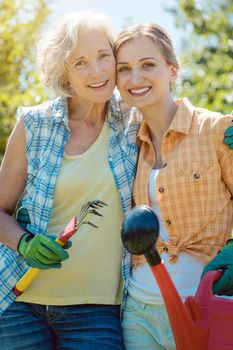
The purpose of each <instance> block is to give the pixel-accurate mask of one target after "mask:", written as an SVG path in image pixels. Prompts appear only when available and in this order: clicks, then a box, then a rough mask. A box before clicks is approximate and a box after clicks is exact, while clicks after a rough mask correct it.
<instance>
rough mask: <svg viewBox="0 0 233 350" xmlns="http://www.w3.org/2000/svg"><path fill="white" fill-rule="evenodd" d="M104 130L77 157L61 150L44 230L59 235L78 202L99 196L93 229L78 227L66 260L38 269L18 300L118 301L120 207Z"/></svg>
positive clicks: (54, 302) (51, 302)
mask: <svg viewBox="0 0 233 350" xmlns="http://www.w3.org/2000/svg"><path fill="white" fill-rule="evenodd" d="M108 142H109V128H108V126H107V124H104V126H103V128H102V130H101V132H100V135H99V136H98V138H97V140H96V141H95V142H94V143H93V145H92V146H91V147H90V148H89V149H88V150H87V151H86V152H85V153H83V154H82V155H77V156H69V155H67V154H64V156H63V161H62V165H61V170H60V173H59V176H58V179H57V183H56V190H55V197H54V206H53V210H52V213H51V218H50V222H49V226H48V234H49V233H53V234H54V233H55V234H57V235H58V234H59V233H60V232H61V231H62V230H63V229H64V227H65V226H66V225H67V224H68V222H69V221H70V219H71V218H72V217H74V216H77V215H78V214H79V212H80V210H81V207H82V205H83V204H86V203H87V202H88V201H92V200H94V199H99V200H102V201H104V202H106V203H107V204H108V206H107V207H103V208H101V209H100V210H99V211H100V212H101V214H102V215H103V217H99V216H95V215H93V214H89V215H88V216H87V220H88V221H91V222H92V223H94V224H95V225H97V226H98V228H97V229H96V228H93V227H91V226H89V225H82V226H81V227H80V229H79V230H78V232H77V233H76V234H75V235H74V236H73V237H72V241H73V245H72V247H71V248H70V249H69V259H68V260H66V261H64V262H63V263H62V267H61V269H58V270H56V269H50V270H43V271H42V270H41V272H40V274H39V276H38V277H37V278H36V279H35V280H34V281H33V283H32V284H31V285H30V287H29V288H28V289H27V290H26V291H25V292H24V293H23V294H22V295H21V296H20V297H18V299H17V300H18V301H25V302H33V303H38V304H44V305H72V304H84V303H96V304H97V303H99V304H119V303H120V289H121V288H120V285H121V283H120V281H121V259H122V244H121V239H120V226H121V223H122V220H123V210H122V205H121V201H120V195H119V193H118V190H117V187H116V184H115V181H114V178H113V174H112V172H111V169H110V166H109V164H108Z"/></svg>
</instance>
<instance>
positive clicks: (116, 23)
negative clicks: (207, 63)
mask: <svg viewBox="0 0 233 350" xmlns="http://www.w3.org/2000/svg"><path fill="white" fill-rule="evenodd" d="M175 2H176V1H175V0H53V1H52V2H50V8H51V9H52V15H51V16H50V18H49V21H51V22H52V21H53V20H54V19H56V18H57V17H59V16H61V15H62V14H63V13H66V12H72V11H79V10H83V9H88V10H93V11H98V12H104V13H105V14H107V15H108V16H109V17H110V18H111V20H112V23H113V28H114V30H115V33H117V32H118V31H120V30H122V29H123V27H124V26H125V25H126V24H127V23H128V22H129V23H130V24H136V23H137V24H140V23H144V22H154V23H157V24H159V25H161V26H162V27H164V28H165V29H166V31H167V32H168V33H169V35H170V37H171V39H172V41H173V44H174V48H175V51H176V52H177V51H178V50H179V43H180V41H179V38H180V32H179V31H178V30H177V29H176V28H175V24H174V18H173V17H172V16H171V14H169V13H167V12H166V11H165V6H166V7H171V6H172V5H174V3H175Z"/></svg>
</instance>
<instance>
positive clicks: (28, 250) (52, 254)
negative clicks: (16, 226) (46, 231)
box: [17, 232, 72, 270]
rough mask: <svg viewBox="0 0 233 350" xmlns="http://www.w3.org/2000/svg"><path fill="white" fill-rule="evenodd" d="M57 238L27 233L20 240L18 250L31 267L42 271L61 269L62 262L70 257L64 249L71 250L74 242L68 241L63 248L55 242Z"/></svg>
mask: <svg viewBox="0 0 233 350" xmlns="http://www.w3.org/2000/svg"><path fill="white" fill-rule="evenodd" d="M55 238H56V237H55V236H52V235H49V236H47V235H42V234H37V235H33V234H32V233H29V232H26V233H24V234H23V235H22V237H21V238H20V240H19V243H18V247H17V250H18V252H19V253H20V254H21V255H22V256H23V257H24V258H25V259H26V263H27V264H28V265H29V266H31V267H35V268H38V269H42V270H47V269H50V268H56V269H59V268H60V267H61V262H62V261H63V260H66V259H68V257H69V255H68V253H67V252H66V251H65V250H64V249H68V248H70V247H71V245H72V242H71V241H68V242H67V243H66V244H65V245H64V246H63V247H61V246H60V245H59V244H58V243H57V242H55Z"/></svg>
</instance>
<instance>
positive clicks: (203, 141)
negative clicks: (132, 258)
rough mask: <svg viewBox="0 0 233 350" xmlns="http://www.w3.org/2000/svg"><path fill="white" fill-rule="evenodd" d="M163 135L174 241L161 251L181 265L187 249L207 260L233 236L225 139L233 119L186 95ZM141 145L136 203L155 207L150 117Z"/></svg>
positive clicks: (159, 185) (165, 210)
mask: <svg viewBox="0 0 233 350" xmlns="http://www.w3.org/2000/svg"><path fill="white" fill-rule="evenodd" d="M176 103H177V104H178V105H179V108H178V110H177V112H176V114H175V116H174V119H173V121H172V123H171V125H170V127H169V129H168V131H167V133H166V135H165V136H164V139H163V144H162V159H163V162H164V166H163V168H162V169H161V170H160V172H159V174H158V176H157V180H156V188H155V191H156V192H157V194H158V196H159V198H160V209H161V213H162V217H163V221H164V223H165V225H166V228H167V230H168V232H169V235H170V239H169V240H168V241H165V242H162V240H160V239H159V240H158V242H157V248H158V251H159V252H160V254H161V252H162V251H163V250H164V251H165V250H166V251H168V252H170V254H171V255H170V262H172V263H175V261H176V259H177V257H178V254H179V252H180V251H181V250H183V251H186V252H189V253H192V254H194V255H196V256H197V257H198V258H199V259H200V260H201V261H202V262H203V263H207V262H208V261H209V260H210V259H211V258H212V257H213V256H215V255H216V253H217V252H218V251H219V249H221V247H222V246H223V245H224V244H225V243H226V240H227V239H228V238H230V236H231V230H232V227H233V200H232V196H231V193H230V191H229V189H228V185H232V184H233V151H232V150H230V149H229V148H228V147H227V146H226V145H225V144H224V143H223V134H224V131H225V129H227V128H228V127H229V126H231V125H232V122H233V117H232V116H230V115H228V116H224V115H222V114H219V113H214V112H211V111H208V110H206V109H202V108H197V107H194V106H193V105H191V103H190V102H189V101H188V100H187V99H186V98H184V99H180V100H178V101H177V102H176ZM137 137H138V140H137V142H138V144H139V146H140V147H141V150H140V155H139V163H138V170H137V175H136V179H135V182H134V189H133V199H134V204H135V205H139V204H146V205H149V195H148V187H149V176H150V173H151V169H152V168H153V166H154V162H155V159H156V154H155V152H154V149H153V145H152V142H151V140H150V137H149V128H148V126H147V124H146V122H145V121H144V122H143V124H142V126H141V128H140V130H139V133H138V136H137Z"/></svg>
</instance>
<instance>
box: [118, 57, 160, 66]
mask: <svg viewBox="0 0 233 350" xmlns="http://www.w3.org/2000/svg"><path fill="white" fill-rule="evenodd" d="M147 60H153V61H156V62H157V60H156V59H155V58H154V57H143V58H141V59H140V60H139V62H142V61H147ZM118 64H129V63H128V62H117V65H118Z"/></svg>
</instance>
